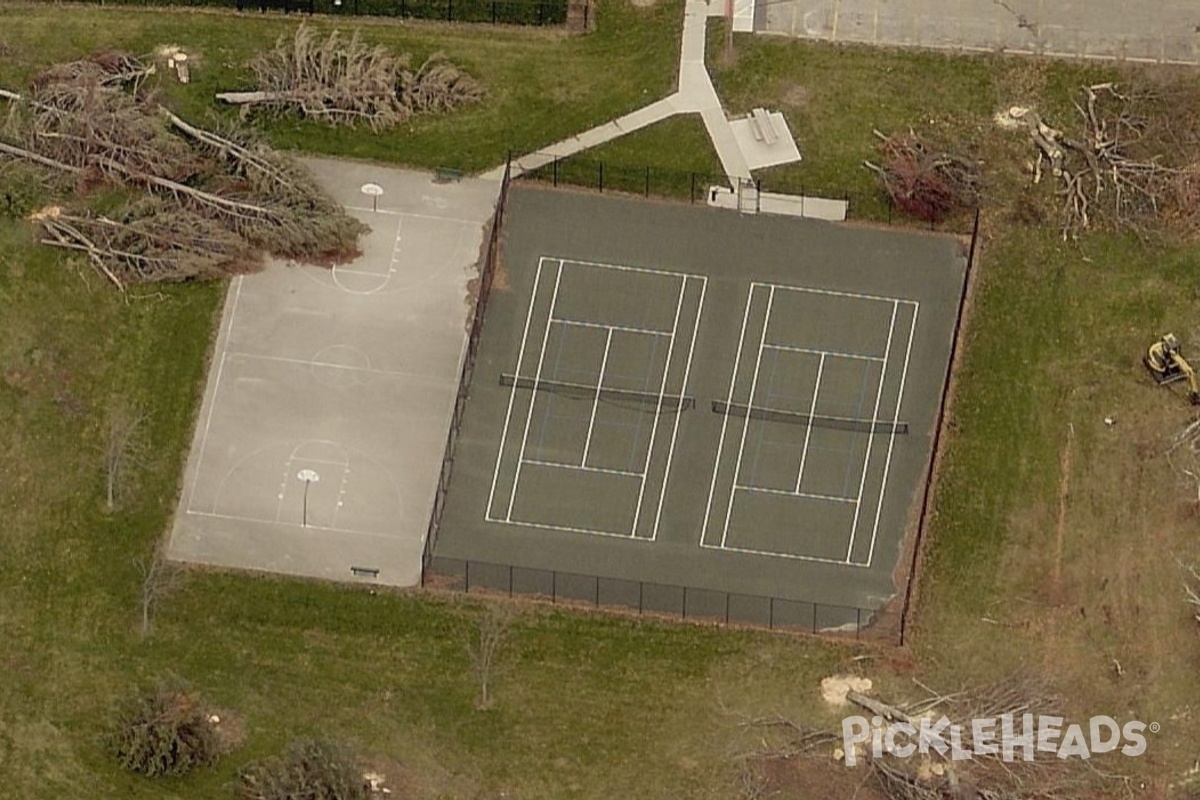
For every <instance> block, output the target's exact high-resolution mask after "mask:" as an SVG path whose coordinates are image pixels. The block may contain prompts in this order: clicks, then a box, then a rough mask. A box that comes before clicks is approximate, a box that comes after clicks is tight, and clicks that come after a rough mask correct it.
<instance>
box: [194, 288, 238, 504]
mask: <svg viewBox="0 0 1200 800" xmlns="http://www.w3.org/2000/svg"><path fill="white" fill-rule="evenodd" d="M243 280H245V277H244V276H242V275H239V276H238V279H237V286H235V287H234V290H233V302H232V303H230V305H229V323H228V325H226V327H225V335H224V336H223V337H222V341H221V344H222V347H223V348H226V349H222V350H221V360H220V361H219V362H217V377H216V378H214V379H213V390H212V396H211V397H209V405H208V415H207V416H206V417H205V419H204V431H203V432H202V433H201V434H200V446H199V447H198V448H197V449H198V451H199V453H198V455H197V456H196V474H194V475H193V476H192V490H191V491H190V492H188V503H187V511H188V513H194V512H193V511H192V501H193V500H194V499H195V497H196V486H197V485H199V483H200V472H201V470H200V467H201V466H203V464H204V451H205V450H207V449H208V430H209V428H211V427H212V419H213V412H214V411H216V408H217V395H218V394H219V393H220V389H221V373H222V372H224V371H225V357H226V356H227V355H228V354H229V350H228V349H227V348H228V347H229V337H231V336H232V335H233V324H234V322H235V320H236V318H237V307H238V300H240V299H241V297H242V281H243Z"/></svg>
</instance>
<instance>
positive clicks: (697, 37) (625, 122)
mask: <svg viewBox="0 0 1200 800" xmlns="http://www.w3.org/2000/svg"><path fill="white" fill-rule="evenodd" d="M723 13H724V4H723V3H722V2H720V0H714V2H713V4H712V6H710V5H709V4H708V3H706V2H704V0H688V3H687V6H686V8H685V10H684V17H683V46H682V48H681V49H680V54H679V89H678V90H677V91H676V92H675V93H674V94H671V95H669V96H668V97H665V98H663V99H661V100H656V101H655V102H653V103H651V104H650V105H648V106H643V107H642V108H639V109H638V110H637V111H633V112H631V113H629V114H626V115H625V116H623V117H618V118H617V119H615V120H613V121H611V122H606V123H604V124H603V125H599V126H597V127H595V128H592V129H591V130H587V131H584V132H583V133H580V134H578V135H576V136H572V137H571V138H569V139H564V140H563V141H561V142H556V143H555V144H552V145H550V146H549V147H546V148H545V149H543V150H539V151H538V152H536V153H529V154H527V155H523V156H520V157H517V158H514V159H513V164H512V170H513V175H514V176H516V175H520V174H521V173H523V172H528V171H530V170H534V169H537V168H539V167H542V166H545V165H546V164H549V163H550V162H552V161H554V160H555V159H556V158H566V157H567V156H571V155H574V154H576V153H579V152H581V151H583V150H587V149H589V148H592V147H595V146H596V145H600V144H604V143H605V142H610V141H612V140H613V139H616V138H617V137H619V136H624V135H625V134H627V133H632V132H633V131H636V130H640V129H642V128H645V127H647V126H650V125H653V124H654V123H656V122H661V121H662V120H664V119H667V118H669V117H672V116H675V115H676V114H699V115H700V117H701V119H703V120H704V127H705V129H706V130H707V131H708V136H709V139H711V140H712V143H713V147H714V148H716V151H717V157H718V158H720V159H721V167H722V168H723V169H724V171H725V174H726V176H728V178H729V181H730V185H731V186H736V184H737V182H738V181H739V180H750V167H749V164H748V162H747V160H746V156H745V154H744V153H743V152H742V149H741V146H740V145H739V144H738V141H737V138H736V137H735V136H734V134H733V128H732V127H731V126H730V124H729V119H728V118H727V117H726V116H725V110H724V109H723V108H722V107H721V99H720V98H719V97H717V91H716V89H714V88H713V85H712V80H711V78H709V75H708V69H707V68H705V66H704V49H705V32H706V31H705V27H706V23H707V21H708V18H709V17H712V16H718V17H719V16H721V15H722V14H723ZM503 176H504V167H503V166H500V167H496V168H495V169H492V170H489V171H488V172H485V173H484V174H483V175H482V176H480V177H482V178H485V179H490V180H500V179H501V178H502V177H503Z"/></svg>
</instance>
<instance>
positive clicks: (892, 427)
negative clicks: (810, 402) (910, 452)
mask: <svg viewBox="0 0 1200 800" xmlns="http://www.w3.org/2000/svg"><path fill="white" fill-rule="evenodd" d="M712 410H713V412H714V413H717V414H728V415H729V416H731V417H749V418H750V419H758V420H763V421H765V422H788V423H792V424H796V425H809V426H811V427H813V428H832V429H834V430H839V431H855V432H857V433H883V434H905V433H908V423H907V422H889V421H888V420H869V419H853V418H851V417H830V416H822V415H817V414H801V413H799V412H797V411H782V410H780V409H776V408H763V407H761V406H748V405H745V404H744V403H726V402H724V401H723V400H714V401H713V404H712Z"/></svg>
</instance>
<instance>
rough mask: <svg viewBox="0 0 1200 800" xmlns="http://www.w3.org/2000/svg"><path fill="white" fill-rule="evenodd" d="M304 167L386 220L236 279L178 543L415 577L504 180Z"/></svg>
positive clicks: (175, 552)
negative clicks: (328, 251) (323, 256)
mask: <svg viewBox="0 0 1200 800" xmlns="http://www.w3.org/2000/svg"><path fill="white" fill-rule="evenodd" d="M306 163H307V164H308V166H309V167H310V168H311V169H312V170H313V172H314V174H315V175H316V176H317V178H318V180H319V181H320V182H321V183H322V185H324V186H325V187H326V188H327V189H328V190H330V191H331V192H332V193H333V194H334V196H335V197H336V199H337V200H338V201H339V202H341V203H343V204H344V205H345V206H346V207H347V209H348V211H349V212H350V213H352V214H354V215H355V216H357V217H358V218H359V219H361V220H362V221H363V222H365V223H366V224H368V225H369V226H370V227H371V232H370V234H368V235H367V236H365V237H364V239H363V241H362V247H363V252H362V255H361V256H360V257H359V258H357V259H355V260H354V261H353V262H351V263H348V264H344V265H338V266H335V267H333V268H325V267H316V266H298V265H290V264H284V263H272V264H271V265H270V266H269V267H268V268H267V269H266V270H265V271H264V272H261V273H258V274H254V275H247V276H244V277H239V278H237V279H235V280H234V281H233V282H232V284H231V285H230V288H229V293H228V295H227V298H226V303H225V309H224V314H223V318H222V323H221V330H220V333H219V335H218V338H217V342H216V347H215V351H214V354H213V362H212V365H211V368H210V369H209V375H208V385H207V387H206V393H205V397H204V401H203V405H202V407H201V410H200V417H199V419H198V421H197V425H196V431H195V435H194V440H193V446H192V449H191V453H190V456H189V460H188V464H187V469H186V473H185V482H184V485H183V492H182V497H181V500H180V504H179V510H178V512H177V513H176V518H175V525H174V529H173V531H172V536H171V540H170V547H169V555H170V557H171V558H174V559H178V560H181V561H190V562H199V563H205V564H215V565H221V566H229V567H238V568H246V569H259V570H265V571H271V572H282V573H287V574H294V575H305V576H313V577H323V578H332V579H336V580H370V581H375V582H380V583H387V584H393V585H403V586H407V585H413V584H416V583H417V582H419V579H420V574H421V547H422V542H423V540H424V537H425V533H426V529H427V526H428V523H429V516H430V510H431V508H432V505H433V498H434V493H435V491H436V486H437V479H438V471H439V467H440V463H441V457H442V452H443V448H444V446H445V437H446V429H447V427H448V425H449V424H450V418H451V414H452V409H453V406H454V396H455V393H456V391H457V388H458V378H459V370H460V365H461V358H462V354H463V348H464V346H465V342H466V329H465V323H464V320H465V319H466V318H467V316H468V313H469V309H470V305H469V303H468V292H469V288H468V281H469V280H470V279H471V278H472V277H474V276H475V274H476V262H477V260H478V256H479V248H480V244H481V242H482V239H483V226H484V223H485V221H486V220H487V219H488V218H489V217H490V215H491V213H492V207H493V205H494V203H495V197H496V191H497V189H498V186H497V184H495V183H492V182H483V181H471V180H467V181H462V182H459V183H448V184H435V183H433V182H432V180H431V176H430V175H428V174H422V173H412V172H406V171H401V170H395V169H384V168H379V167H374V166H370V165H360V164H355V163H349V162H335V161H328V160H317V159H313V160H309V161H307V162H306ZM364 186H367V187H374V188H371V189H369V190H368V191H369V192H370V193H364V192H363V187H364Z"/></svg>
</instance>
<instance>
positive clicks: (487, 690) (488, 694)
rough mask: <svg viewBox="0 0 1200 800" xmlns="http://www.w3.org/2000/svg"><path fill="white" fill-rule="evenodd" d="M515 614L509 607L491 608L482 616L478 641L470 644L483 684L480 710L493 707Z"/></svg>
mask: <svg viewBox="0 0 1200 800" xmlns="http://www.w3.org/2000/svg"><path fill="white" fill-rule="evenodd" d="M511 623H512V614H511V612H510V611H509V610H508V609H507V608H503V607H500V606H495V605H491V606H488V608H487V609H486V610H485V611H484V612H483V614H481V615H480V617H479V621H478V624H477V628H476V630H475V632H474V633H475V635H474V638H472V640H471V641H470V642H468V644H467V654H468V655H469V656H470V658H471V669H472V672H473V673H474V675H475V679H476V680H477V681H479V700H478V702H477V703H476V707H477V708H479V709H480V710H483V709H488V708H491V707H492V702H493V698H492V680H493V679H494V678H495V675H496V660H497V657H498V656H499V654H500V651H501V650H502V649H503V646H504V642H505V640H506V639H507V638H508V631H509V627H510V625H511Z"/></svg>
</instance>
